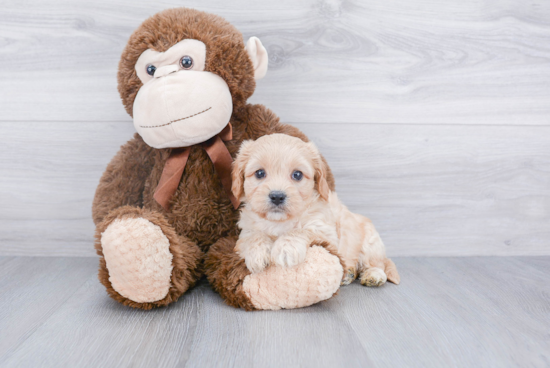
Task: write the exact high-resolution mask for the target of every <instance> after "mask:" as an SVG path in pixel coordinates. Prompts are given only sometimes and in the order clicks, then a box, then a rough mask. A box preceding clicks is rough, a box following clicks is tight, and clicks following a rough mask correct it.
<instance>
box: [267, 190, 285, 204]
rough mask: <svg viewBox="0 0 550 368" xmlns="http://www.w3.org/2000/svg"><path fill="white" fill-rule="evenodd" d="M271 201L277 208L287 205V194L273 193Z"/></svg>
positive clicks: (271, 193)
mask: <svg viewBox="0 0 550 368" xmlns="http://www.w3.org/2000/svg"><path fill="white" fill-rule="evenodd" d="M269 199H271V203H273V204H274V205H275V206H280V205H282V204H283V203H285V200H286V193H285V192H281V191H272V192H270V193H269Z"/></svg>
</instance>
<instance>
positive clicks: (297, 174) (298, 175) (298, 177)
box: [292, 170, 304, 181]
mask: <svg viewBox="0 0 550 368" xmlns="http://www.w3.org/2000/svg"><path fill="white" fill-rule="evenodd" d="M303 177H304V174H302V172H301V171H299V170H295V171H293V172H292V179H294V180H296V181H300V180H302V178H303Z"/></svg>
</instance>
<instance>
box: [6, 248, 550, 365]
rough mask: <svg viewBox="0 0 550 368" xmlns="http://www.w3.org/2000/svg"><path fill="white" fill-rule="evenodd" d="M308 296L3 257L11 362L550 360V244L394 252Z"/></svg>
mask: <svg viewBox="0 0 550 368" xmlns="http://www.w3.org/2000/svg"><path fill="white" fill-rule="evenodd" d="M395 261H396V264H397V265H398V268H399V270H400V273H401V275H402V279H403V283H402V284H401V285H399V286H395V285H391V284H389V285H385V286H383V287H381V288H378V289H372V288H365V287H363V286H361V285H359V284H357V283H354V284H352V285H350V286H348V287H345V288H342V289H341V290H340V293H339V294H338V295H337V296H335V297H334V298H332V299H330V300H328V301H325V302H323V303H320V304H318V305H315V306H313V307H310V308H304V309H297V310H289V311H278V312H244V311H242V310H236V309H233V308H231V307H228V306H226V305H224V304H223V302H222V301H221V298H220V297H219V296H218V295H217V294H215V293H214V292H213V291H212V290H211V289H210V287H209V285H208V284H207V283H206V282H201V283H200V284H199V286H197V287H196V288H194V289H193V290H192V291H191V292H189V293H188V294H186V295H185V296H184V297H183V298H182V299H181V300H179V301H178V302H177V303H175V304H173V305H172V306H170V307H168V308H163V309H158V310H153V311H147V312H146V311H140V310H133V309H130V308H126V307H123V306H121V305H119V304H117V303H116V302H114V301H112V300H111V299H109V298H108V296H107V295H106V293H105V291H104V289H103V287H102V286H101V285H100V284H99V282H98V281H97V278H96V267H97V264H96V263H97V259H95V258H92V257H90V258H36V257H32V258H31V257H29V258H26V257H4V258H0V331H1V333H0V366H2V367H130V366H131V367H175V366H179V367H181V366H187V367H370V366H376V367H401V366H403V367H455V366H456V367H545V366H548V365H549V364H550V339H549V335H548V333H549V331H550V293H549V286H548V285H549V283H550V257H473V258H472V257H469V258H396V259H395Z"/></svg>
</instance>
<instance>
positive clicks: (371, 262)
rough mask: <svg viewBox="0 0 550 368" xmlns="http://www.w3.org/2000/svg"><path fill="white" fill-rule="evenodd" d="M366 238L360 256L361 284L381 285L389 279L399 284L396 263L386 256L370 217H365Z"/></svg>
mask: <svg viewBox="0 0 550 368" xmlns="http://www.w3.org/2000/svg"><path fill="white" fill-rule="evenodd" d="M363 224H364V226H365V239H364V240H363V246H362V248H361V254H360V257H359V262H360V268H361V274H360V280H361V284H363V285H365V286H381V285H383V284H384V283H385V282H386V281H387V280H389V281H391V282H393V283H394V284H399V281H400V278H399V273H397V268H396V267H395V264H394V263H393V262H392V261H391V260H390V259H389V258H387V257H386V250H385V247H384V243H383V242H382V239H381V238H380V235H379V234H378V232H377V231H376V229H375V228H374V225H373V224H372V222H371V221H370V220H369V219H366V218H365V221H364V223H363Z"/></svg>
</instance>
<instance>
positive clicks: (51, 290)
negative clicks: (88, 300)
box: [0, 257, 98, 366]
mask: <svg viewBox="0 0 550 368" xmlns="http://www.w3.org/2000/svg"><path fill="white" fill-rule="evenodd" d="M94 261H95V260H93V259H85V258H75V259H71V260H70V261H69V260H67V259H63V258H51V257H48V258H45V257H44V258H35V257H25V258H21V257H17V258H16V257H2V258H0V331H1V333H0V366H1V365H2V361H4V360H6V359H7V358H8V357H9V356H10V355H11V354H12V353H13V351H14V349H15V348H16V347H17V346H18V345H19V344H21V343H23V342H24V341H25V340H26V339H27V338H28V337H29V336H30V335H32V334H33V333H34V331H35V330H36V329H38V328H39V327H40V325H41V324H42V323H44V321H45V320H47V319H48V318H49V317H50V316H51V315H52V314H54V313H55V312H57V309H58V308H59V307H60V306H61V305H63V303H65V301H66V300H67V299H69V298H71V297H72V296H73V295H74V293H75V292H76V291H77V290H78V289H79V288H80V287H81V286H82V285H83V284H84V282H85V281H87V280H89V279H90V278H91V277H95V278H96V279H97V276H96V274H97V268H98V267H97V264H96V262H94Z"/></svg>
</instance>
